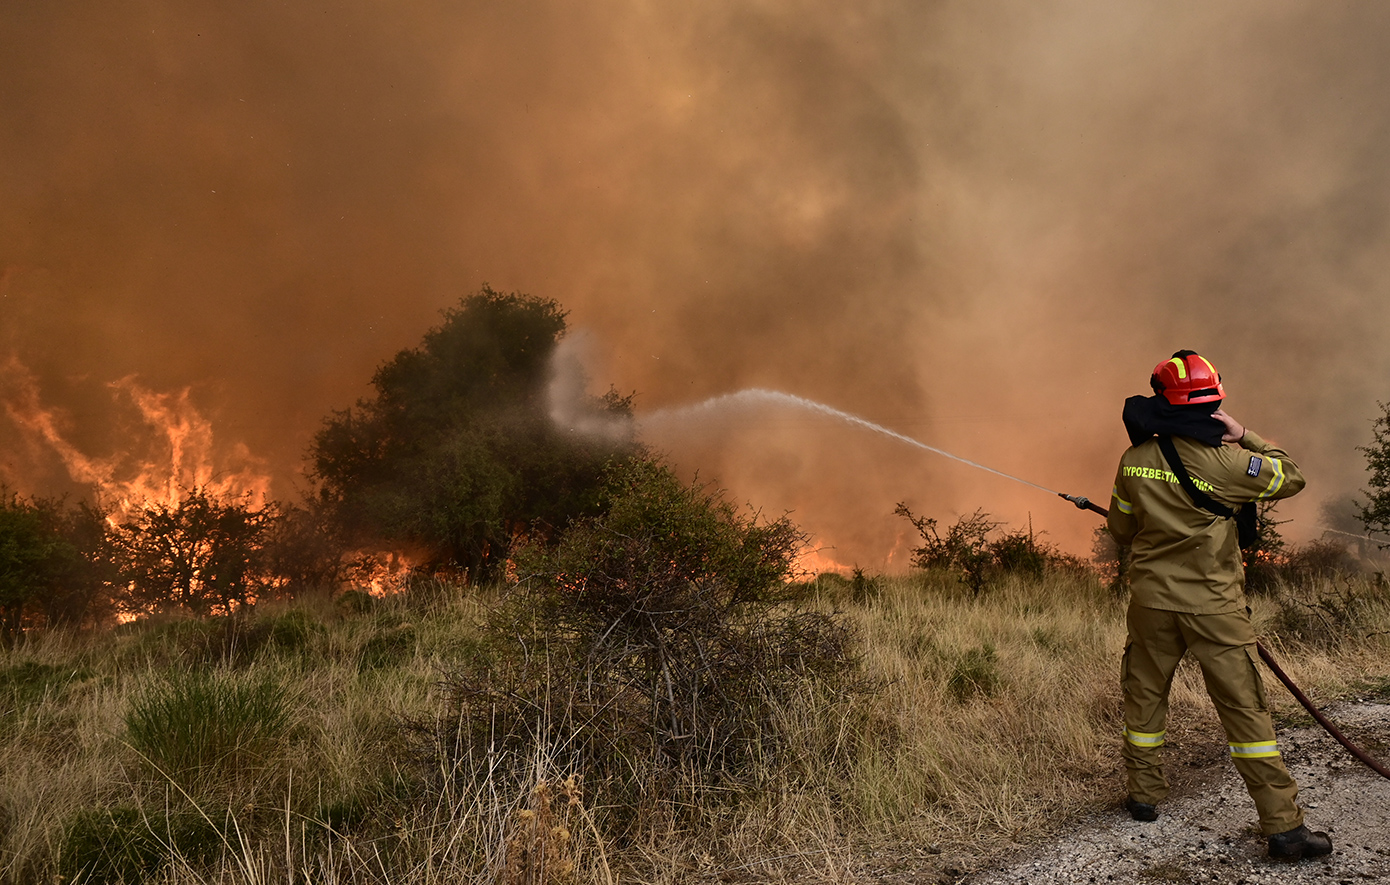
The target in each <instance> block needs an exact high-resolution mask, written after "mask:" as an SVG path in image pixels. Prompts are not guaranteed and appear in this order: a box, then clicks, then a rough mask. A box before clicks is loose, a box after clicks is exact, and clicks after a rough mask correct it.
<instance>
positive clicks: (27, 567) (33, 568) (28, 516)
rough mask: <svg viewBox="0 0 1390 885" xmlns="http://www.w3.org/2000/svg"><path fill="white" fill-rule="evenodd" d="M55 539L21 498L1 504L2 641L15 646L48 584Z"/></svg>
mask: <svg viewBox="0 0 1390 885" xmlns="http://www.w3.org/2000/svg"><path fill="white" fill-rule="evenodd" d="M52 547H53V538H52V537H51V536H50V535H49V534H48V533H47V532H45V531H44V526H43V521H42V520H41V519H40V518H39V514H38V512H37V510H36V509H35V508H34V507H33V506H32V505H31V504H29V503H28V502H26V501H23V500H21V499H20V498H19V497H18V496H16V495H13V494H7V495H6V497H5V499H4V500H3V501H0V642H3V645H4V647H6V648H9V647H12V646H13V645H14V644H15V642H17V641H18V639H19V637H20V635H21V631H22V629H23V623H24V609H25V607H26V606H27V605H28V604H29V602H30V600H32V599H33V598H34V596H35V595H36V594H37V593H38V591H39V588H40V587H41V586H42V584H43V581H44V570H45V568H44V567H45V564H46V562H47V561H48V560H49V559H50V557H51V556H52Z"/></svg>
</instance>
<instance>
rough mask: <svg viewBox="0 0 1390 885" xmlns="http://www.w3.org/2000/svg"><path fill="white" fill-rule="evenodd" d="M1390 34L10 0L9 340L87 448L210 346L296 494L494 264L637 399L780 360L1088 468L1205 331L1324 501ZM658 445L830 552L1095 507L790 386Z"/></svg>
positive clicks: (1060, 517)
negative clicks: (1152, 385)
mask: <svg viewBox="0 0 1390 885" xmlns="http://www.w3.org/2000/svg"><path fill="white" fill-rule="evenodd" d="M1387 38H1390V10H1387V9H1384V8H1382V7H1381V6H1380V5H1377V4H1356V3H1351V2H1333V3H1327V2H1322V3H1314V2H1311V0H1302V2H1292V0H1290V2H1274V3H1267V2H1262V3H1255V2H1236V3H1225V4H1219V5H1208V6H1202V7H1196V6H1194V7H1190V8H1182V9H1175V8H1174V7H1173V6H1172V4H1165V3H1156V2H1148V3H1129V4H1109V3H1103V2H1099V0H1085V2H1083V0H1047V2H1041V3H1031V4H1026V5H1019V4H981V3H969V2H942V3H929V4H923V3H908V2H874V3H868V4H850V5H845V4H833V3H828V2H807V3H795V4H788V3H751V4H750V3H732V2H714V3H701V4H694V5H692V4H676V3H645V2H641V3H639V2H620V3H608V4H597V5H595V4H588V5H578V6H576V5H574V4H560V3H547V2H535V3H516V4H504V5H465V4H446V3H438V2H428V0H427V2H419V3H410V4H378V3H371V2H363V0H356V2H335V3H329V4H318V5H312V6H310V5H303V4H291V5H288V6H286V5H283V4H272V3H267V2H258V0H253V2H249V3H242V4H235V5H231V6H229V5H227V4H214V3H210V2H196V3H187V4H179V5H173V4H167V3H162V2H152V0H119V2H115V3H109V4H103V5H101V6H100V7H94V6H92V5H91V4H85V3H77V2H56V3H46V4H24V3H20V4H14V3H12V4H7V5H6V6H5V7H4V8H3V9H0V83H4V84H5V86H4V88H3V89H0V156H3V162H0V268H3V270H0V273H3V277H0V295H3V297H0V347H3V349H4V351H5V353H6V354H7V355H13V357H14V359H15V360H16V361H17V364H18V365H22V366H24V367H26V369H27V370H28V371H30V372H32V373H33V377H34V379H35V383H36V385H37V388H38V390H39V392H40V394H41V396H42V400H43V402H44V403H46V404H47V405H48V406H50V407H53V408H55V409H56V410H57V414H58V415H59V417H60V418H61V422H62V423H63V424H64V427H65V428H66V431H65V432H66V433H67V434H68V438H70V439H71V440H72V441H73V443H74V445H78V446H81V447H83V448H84V450H86V451H92V452H97V451H100V452H111V451H115V450H119V449H120V448H122V447H123V446H126V445H129V444H130V443H129V442H128V438H127V437H125V436H123V435H119V434H117V433H116V432H115V430H114V429H113V428H116V427H117V426H119V424H120V422H119V421H117V420H116V419H115V418H113V417H112V416H111V415H110V414H109V411H110V410H109V408H108V407H107V405H106V402H107V401H108V400H109V399H110V396H111V392H110V388H109V387H108V386H107V385H108V384H109V383H110V382H112V381H116V380H119V379H123V378H128V377H132V376H133V377H135V378H137V379H138V380H139V383H140V384H142V385H143V386H144V387H145V388H147V389H150V390H156V391H177V390H180V389H182V388H183V387H184V386H191V387H192V391H193V392H192V397H193V400H194V401H195V402H196V403H197V404H198V405H199V406H200V407H201V408H202V409H203V411H204V412H205V413H206V414H207V415H208V416H209V417H210V418H211V419H212V420H213V422H214V426H215V427H216V428H217V433H218V437H219V439H222V440H225V441H227V442H229V443H230V442H241V443H245V444H246V445H247V446H248V447H249V448H250V450H251V451H252V452H255V453H257V454H258V455H259V456H260V457H262V458H264V459H266V461H267V463H268V464H269V465H271V469H272V472H273V473H274V475H275V477H276V481H277V492H278V493H280V494H287V493H288V492H289V486H290V484H291V483H292V482H293V481H294V478H295V477H296V476H298V472H299V470H300V468H301V466H302V462H301V454H302V452H303V451H304V447H305V444H306V442H307V440H308V438H309V437H310V435H311V434H312V433H313V431H314V430H315V429H316V428H317V427H318V426H319V422H320V420H321V418H322V417H323V416H324V415H325V414H326V413H327V412H328V411H329V410H330V409H332V408H342V407H345V406H347V405H350V404H351V402H352V401H353V400H354V398H355V397H357V396H359V395H361V394H362V393H363V392H364V391H365V385H366V382H367V381H368V379H369V378H370V376H371V373H372V370H373V368H374V367H375V366H376V365H378V364H379V363H380V362H381V361H383V360H384V359H386V358H388V357H389V356H390V355H391V354H392V353H394V352H395V351H396V350H398V349H400V348H402V347H406V346H410V345H413V344H414V343H416V342H417V341H418V340H419V337H420V335H421V333H422V332H423V331H424V330H425V329H426V328H427V327H429V326H430V325H431V324H433V323H435V322H437V320H438V311H439V310H440V309H441V308H443V307H445V306H447V305H449V304H451V303H453V302H454V301H455V300H456V299H457V297H458V296H459V295H461V294H463V293H465V292H467V291H471V290H473V289H475V288H477V286H478V285H479V284H481V283H482V282H484V281H486V282H489V283H491V284H492V285H493V286H494V287H496V288H499V289H504V290H520V291H525V292H530V293H532V294H536V295H541V296H544V297H551V298H555V299H557V300H559V301H560V302H561V303H563V304H564V305H565V306H566V307H567V308H568V309H569V310H570V312H571V313H570V321H571V324H572V326H574V327H577V328H583V329H586V330H589V331H590V332H591V334H592V339H593V347H592V348H591V351H592V358H591V360H590V361H589V366H588V369H589V374H590V376H591V378H592V379H593V380H594V383H595V384H596V385H597V386H598V387H600V388H602V387H606V386H607V385H608V384H610V383H611V384H613V385H614V386H615V387H616V388H617V389H618V390H619V391H621V392H624V393H626V392H634V391H635V392H636V393H637V399H636V405H637V409H638V411H639V413H642V412H644V411H654V410H657V409H660V408H664V407H668V406H673V405H679V404H682V403H690V402H696V401H699V400H702V399H705V398H707V397H709V396H713V395H718V394H723V393H728V392H731V391H734V390H738V389H741V388H746V387H764V388H771V389H777V390H785V391H788V392H790V393H793V394H798V395H801V396H805V397H808V398H810V399H813V400H817V401H821V402H825V403H827V404H829V405H831V406H833V407H835V408H838V409H841V410H844V411H848V412H852V413H855V414H859V415H862V416H864V417H865V418H866V419H868V420H871V421H874V422H876V423H880V424H884V425H886V426H889V427H892V428H893V429H895V430H898V431H901V432H903V433H906V434H908V435H911V436H914V437H917V438H919V439H922V440H924V441H926V442H929V443H931V444H933V445H937V446H940V447H942V448H945V449H948V450H950V451H955V452H959V453H961V454H963V455H966V456H968V457H971V458H974V459H976V460H979V461H982V462H984V463H988V464H991V465H992V466H995V467H998V468H999V469H1001V470H1005V471H1007V472H1010V473H1016V474H1019V475H1023V476H1027V477H1029V478H1032V479H1035V480H1036V481H1038V482H1041V483H1044V484H1046V485H1048V486H1050V487H1054V488H1062V489H1066V490H1069V491H1075V492H1081V493H1086V494H1091V495H1093V496H1101V497H1103V495H1104V493H1105V490H1106V489H1107V488H1108V485H1109V482H1110V479H1111V475H1112V472H1113V469H1114V464H1115V462H1116V459H1117V457H1118V453H1119V451H1120V449H1121V448H1122V447H1123V445H1124V436H1123V431H1122V429H1121V427H1120V422H1119V420H1118V409H1119V404H1120V402H1121V400H1122V398H1123V397H1124V396H1126V395H1129V394H1132V393H1136V392H1143V389H1144V384H1145V380H1146V378H1147V373H1148V371H1149V369H1150V368H1151V367H1152V366H1153V364H1154V363H1155V362H1157V361H1158V359H1159V358H1160V357H1163V356H1165V355H1167V354H1168V353H1170V352H1171V351H1173V350H1176V349H1178V348H1180V347H1192V348H1196V349H1198V350H1200V351H1202V352H1203V353H1205V354H1207V355H1209V356H1210V357H1211V358H1212V359H1213V361H1214V362H1215V363H1216V364H1217V366H1218V367H1219V368H1221V370H1222V371H1223V372H1224V373H1225V375H1226V380H1227V384H1228V389H1229V391H1230V393H1231V398H1230V400H1229V402H1228V408H1229V410H1230V411H1231V412H1232V413H1233V414H1235V415H1237V416H1238V417H1240V418H1241V419H1242V420H1244V421H1246V422H1247V423H1248V424H1249V425H1251V426H1252V427H1255V428H1256V429H1257V430H1259V431H1260V432H1261V433H1263V434H1265V435H1266V436H1268V437H1271V438H1273V439H1276V440H1278V441H1280V442H1281V443H1283V444H1285V445H1286V446H1287V447H1288V448H1289V449H1290V451H1291V452H1293V453H1294V454H1295V456H1296V457H1297V458H1298V459H1299V461H1300V463H1301V464H1303V465H1304V467H1305V469H1306V471H1307V473H1308V474H1309V476H1310V478H1311V488H1310V492H1309V493H1308V494H1307V495H1305V496H1304V497H1307V498H1308V499H1309V500H1308V502H1307V503H1306V504H1304V503H1301V501H1295V502H1291V503H1290V505H1289V506H1288V507H1287V508H1286V513H1285V515H1286V516H1294V517H1295V518H1296V519H1297V522H1296V523H1294V524H1293V525H1291V526H1289V527H1288V528H1289V529H1290V530H1291V531H1293V532H1297V531H1300V530H1305V531H1306V532H1308V533H1312V532H1314V531H1315V530H1316V529H1315V523H1316V504H1317V501H1318V496H1320V495H1330V494H1340V493H1343V492H1346V491H1348V490H1351V489H1354V488H1356V487H1357V486H1359V485H1360V484H1361V480H1362V469H1361V461H1360V458H1359V455H1358V454H1357V453H1356V452H1355V450H1354V446H1355V445H1356V444H1358V443H1363V442H1365V441H1366V440H1367V439H1368V438H1369V423H1368V419H1369V417H1370V416H1371V415H1372V414H1373V413H1374V412H1375V408H1376V407H1375V403H1376V400H1377V399H1378V398H1379V399H1386V398H1390V393H1387V392H1386V390H1385V380H1384V379H1385V378H1386V377H1387V369H1388V368H1390V348H1387V347H1386V344H1385V338H1386V336H1385V329H1386V328H1387V321H1390V298H1387V297H1386V296H1387V292H1386V283H1385V282H1384V281H1385V280H1386V278H1387V275H1386V273H1385V270H1386V268H1385V266H1384V265H1385V264H1386V263H1387V261H1390V259H1387V257H1386V256H1390V249H1387V245H1388V244H1387V242H1386V241H1387V229H1386V218H1387V208H1386V207H1387V206H1390V200H1387V197H1390V180H1387V179H1390V164H1387V163H1386V162H1385V159H1386V152H1387V148H1388V147H1390V107H1387V104H1390V90H1388V89H1386V85H1387V74H1390V70H1387V67H1390V61H1388V60H1387V57H1386V55H1385V53H1384V52H1383V49H1382V48H1383V46H1384V45H1385V44H1386V40H1387ZM7 389H8V388H7ZM649 442H651V443H652V444H653V445H654V446H655V447H657V448H658V449H661V450H664V451H666V452H668V453H669V454H670V455H671V457H672V458H673V459H674V460H676V461H677V462H678V463H679V464H681V465H682V467H683V468H685V469H687V470H690V471H692V472H693V471H694V470H696V469H698V470H699V471H700V473H701V475H702V476H704V477H706V478H709V479H713V480H716V481H718V482H720V483H721V484H722V485H725V486H727V487H728V488H729V489H730V491H731V492H732V493H733V494H734V495H735V496H736V497H738V498H741V499H748V500H751V501H753V502H755V503H756V504H758V505H760V506H762V507H763V508H764V509H766V510H769V511H772V512H778V511H780V510H783V509H790V510H792V511H793V512H794V516H795V518H796V519H797V520H798V521H800V522H801V523H803V524H804V525H805V526H806V527H807V528H808V529H810V530H811V531H813V532H814V533H815V534H816V535H817V537H818V539H819V540H820V542H821V543H823V544H826V545H829V546H832V547H834V548H835V554H834V555H835V558H837V559H839V560H841V561H845V562H854V561H857V562H860V563H861V564H865V565H875V564H878V563H880V562H882V561H883V559H884V557H885V556H886V555H887V554H888V552H889V551H890V550H891V549H892V548H893V546H894V544H895V543H897V541H898V540H899V538H900V536H901V534H902V532H903V528H904V527H903V526H901V525H898V524H897V521H896V520H895V518H894V517H893V516H892V515H891V511H892V505H893V503H894V502H895V501H897V500H907V501H909V502H910V503H911V504H912V505H913V506H914V509H917V510H919V511H921V512H928V513H934V514H937V515H940V516H944V517H948V518H949V517H950V516H951V515H952V514H953V513H959V512H970V511H972V510H973V509H974V508H975V507H977V506H984V507H985V508H986V509H989V510H991V511H992V512H994V513H995V514H996V515H997V516H999V517H1001V518H1004V519H1008V520H1011V521H1013V522H1014V523H1015V524H1018V523H1021V522H1022V521H1023V520H1025V519H1027V517H1028V515H1029V514H1030V513H1031V514H1032V515H1033V517H1034V522H1035V525H1037V526H1038V527H1041V528H1046V529H1048V530H1049V531H1050V532H1051V534H1052V537H1053V538H1054V539H1056V540H1059V541H1062V542H1063V543H1065V544H1067V545H1068V546H1069V547H1072V548H1075V549H1085V547H1086V545H1087V536H1088V535H1089V532H1090V530H1091V528H1092V526H1093V521H1092V519H1091V518H1090V517H1089V516H1088V515H1086V514H1080V513H1076V512H1074V511H1071V510H1069V509H1067V508H1065V506H1064V505H1061V504H1059V503H1055V502H1052V501H1049V500H1045V499H1043V498H1041V497H1040V496H1038V495H1037V493H1035V492H1032V491H1030V490H1027V489H1025V488H1021V487H1020V488H1014V487H1012V486H1011V485H1010V484H1008V483H1007V482H1006V481H1002V480H999V481H996V480H994V479H991V478H989V477H988V476H987V475H984V474H980V475H975V473H974V472H973V471H968V470H966V469H964V468H959V467H957V466H955V465H953V464H950V463H947V462H943V461H941V460H939V459H934V458H933V457H931V456H930V455H924V454H923V453H921V452H920V451H914V450H912V449H911V448H910V447H905V446H901V445H899V444H896V443H894V442H893V441H892V440H889V439H875V438H872V437H870V436H867V435H865V434H863V433H862V432H860V431H857V430H855V429H854V428H852V427H848V426H842V427H837V426H833V425H831V424H829V423H827V422H826V421H824V420H821V419H818V418H816V417H814V416H809V415H805V414H793V413H784V412H779V411H776V410H770V411H767V410H765V411H763V412H759V413H756V414H748V415H743V416H741V417H740V419H739V420H737V421H733V420H730V421H727V422H724V423H723V424H722V425H721V424H720V423H719V422H706V423H705V424H703V425H701V426H697V427H685V428H680V429H677V430H673V431H671V432H669V433H665V434H659V435H657V434H654V435H653V438H652V439H650V440H649ZM0 444H3V446H4V450H5V455H4V457H3V458H0V462H3V464H4V470H5V477H6V478H7V479H8V480H9V481H10V482H11V483H12V484H19V485H21V487H24V488H26V489H34V490H44V489H45V488H46V487H53V486H58V485H61V484H62V483H61V481H62V480H64V478H65V476H66V474H65V472H64V470H63V469H62V467H61V464H58V463H55V461H54V459H53V458H52V455H51V452H49V451H48V450H47V449H45V448H44V446H43V445H42V444H41V443H37V442H35V440H34V439H33V437H32V435H31V434H26V433H24V432H22V431H21V430H20V429H19V428H18V427H17V426H16V425H15V424H14V423H13V421H11V420H9V419H4V420H0Z"/></svg>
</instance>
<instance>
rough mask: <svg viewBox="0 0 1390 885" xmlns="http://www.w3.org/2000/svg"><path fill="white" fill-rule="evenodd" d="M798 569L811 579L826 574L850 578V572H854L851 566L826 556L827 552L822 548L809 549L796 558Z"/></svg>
mask: <svg viewBox="0 0 1390 885" xmlns="http://www.w3.org/2000/svg"><path fill="white" fill-rule="evenodd" d="M796 569H797V571H799V572H801V573H802V574H805V575H809V576H811V577H814V576H816V575H823V574H825V573H826V572H834V573H835V574H837V575H845V576H848V575H849V574H850V572H852V571H854V569H852V568H850V567H849V566H847V565H844V564H843V563H839V562H836V561H835V560H833V559H831V558H830V557H829V556H826V555H825V550H824V549H820V548H807V549H805V550H803V551H801V554H800V555H799V556H798V557H797V558H796Z"/></svg>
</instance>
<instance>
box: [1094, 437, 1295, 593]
mask: <svg viewBox="0 0 1390 885" xmlns="http://www.w3.org/2000/svg"><path fill="white" fill-rule="evenodd" d="M1173 445H1174V447H1175V448H1176V449H1177V450H1178V455H1179V457H1181V458H1182V463H1183V465H1184V466H1185V467H1186V468H1187V472H1188V474H1189V475H1191V477H1192V481H1193V483H1194V484H1195V485H1196V486H1197V487H1198V488H1199V489H1201V490H1202V491H1204V492H1206V493H1207V494H1208V495H1210V496H1211V497H1212V498H1214V499H1216V500H1217V501H1218V502H1220V503H1222V504H1225V505H1226V506H1227V507H1230V508H1231V509H1233V510H1234V509H1237V508H1239V507H1240V505H1242V504H1244V503H1245V502H1247V501H1264V500H1273V499H1277V498H1287V497H1289V496H1290V495H1293V494H1296V493H1297V492H1298V491H1299V490H1301V489H1302V488H1303V484H1304V480H1303V473H1302V471H1300V470H1299V469H1298V465H1297V464H1295V463H1294V462H1293V461H1292V460H1291V459H1290V458H1289V456H1288V453H1287V452H1285V451H1284V450H1283V449H1280V448H1277V447H1276V446H1272V445H1270V444H1269V443H1267V442H1265V441H1264V440H1263V439H1261V438H1260V437H1259V436H1258V435H1257V434H1255V433H1254V432H1252V431H1249V430H1247V431H1246V432H1245V438H1244V439H1242V440H1241V441H1240V446H1239V447H1237V446H1234V445H1225V446H1222V447H1221V448H1219V449H1214V448H1212V447H1211V446H1208V445H1204V444H1202V443H1200V442H1197V441H1196V440H1192V439H1188V438H1187V437H1183V436H1175V437H1173ZM1109 527H1110V534H1111V535H1113V536H1114V537H1115V540H1116V541H1118V542H1119V543H1120V544H1127V545H1129V547H1130V553H1131V559H1130V568H1129V583H1130V593H1131V599H1132V601H1133V603H1134V604H1135V605H1141V606H1144V607H1145V608H1157V609H1164V610H1166V611H1178V612H1191V613H1194V614H1218V613H1221V612H1229V611H1235V610H1237V609H1241V608H1244V607H1245V568H1244V566H1243V565H1242V564H1241V554H1240V544H1239V542H1238V540H1237V536H1236V522H1235V520H1234V519H1227V518H1225V517H1221V516H1217V515H1216V514H1214V513H1210V512H1208V511H1206V510H1203V509H1201V508H1200V507H1198V506H1197V505H1196V504H1194V503H1192V499H1191V498H1189V497H1188V495H1187V492H1185V491H1184V490H1183V488H1182V486H1181V485H1179V484H1178V478H1177V476H1175V475H1174V474H1173V472H1172V471H1171V470H1169V468H1168V462H1167V461H1166V460H1164V458H1163V452H1161V451H1160V450H1159V448H1158V440H1157V439H1151V440H1149V441H1147V442H1144V443H1140V444H1139V445H1137V446H1133V447H1131V448H1130V449H1129V450H1127V451H1126V452H1125V453H1124V456H1123V457H1122V458H1121V459H1120V470H1119V472H1118V473H1117V474H1116V476H1115V489H1114V493H1113V495H1112V497H1111V499H1110V518H1109Z"/></svg>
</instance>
